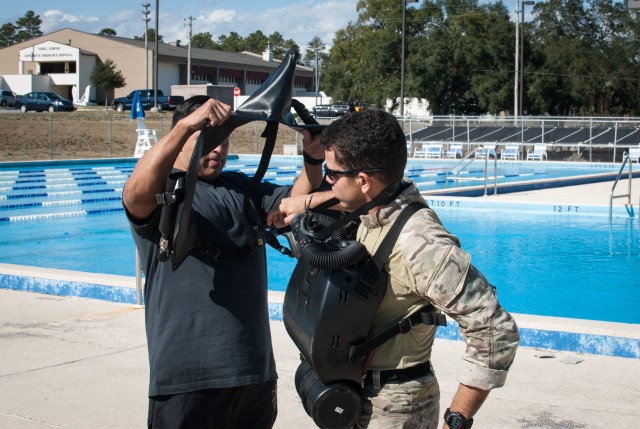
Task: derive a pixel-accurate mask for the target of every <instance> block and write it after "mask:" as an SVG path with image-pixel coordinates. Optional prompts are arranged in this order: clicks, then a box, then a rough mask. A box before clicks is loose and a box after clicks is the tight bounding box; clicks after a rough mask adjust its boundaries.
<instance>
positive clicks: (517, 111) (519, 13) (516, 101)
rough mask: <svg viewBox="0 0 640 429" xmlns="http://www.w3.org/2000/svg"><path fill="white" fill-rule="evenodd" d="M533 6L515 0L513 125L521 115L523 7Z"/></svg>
mask: <svg viewBox="0 0 640 429" xmlns="http://www.w3.org/2000/svg"><path fill="white" fill-rule="evenodd" d="M533 5H534V2H533V1H531V0H516V61H515V68H516V73H515V79H514V85H513V118H514V121H515V123H517V122H518V116H520V115H522V88H523V83H522V81H523V79H522V77H523V75H524V7H525V6H533ZM520 6H522V7H520Z"/></svg>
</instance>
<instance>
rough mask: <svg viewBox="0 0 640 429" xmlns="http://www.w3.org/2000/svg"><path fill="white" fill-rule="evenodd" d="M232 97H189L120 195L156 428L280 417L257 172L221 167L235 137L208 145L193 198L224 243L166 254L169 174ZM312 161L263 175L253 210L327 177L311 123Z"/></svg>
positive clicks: (266, 423) (199, 219) (256, 424)
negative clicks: (137, 285) (294, 174)
mask: <svg viewBox="0 0 640 429" xmlns="http://www.w3.org/2000/svg"><path fill="white" fill-rule="evenodd" d="M230 113H231V109H230V107H229V106H228V105H226V104H224V103H221V102H219V101H217V100H214V99H211V98H209V97H204V96H197V97H192V98H191V99H189V100H186V101H185V102H184V103H183V104H182V105H181V106H179V107H178V109H177V110H176V112H175V113H174V120H173V126H172V129H171V131H170V132H169V133H168V134H167V135H166V136H165V137H163V138H162V139H161V140H160V141H159V142H158V143H157V144H156V145H154V146H153V147H152V148H151V149H150V150H149V151H147V152H146V153H145V155H144V156H143V157H142V158H141V159H140V160H139V161H138V163H137V165H136V168H135V169H134V171H133V173H132V174H131V177H130V178H129V180H128V181H127V183H126V186H125V188H124V191H123V195H122V200H123V204H124V207H125V209H126V212H127V217H128V219H129V222H130V225H131V231H132V234H133V238H134V240H135V243H136V246H137V248H138V251H139V253H140V257H141V263H142V268H143V271H144V273H145V282H146V283H145V304H146V306H145V320H146V331H147V342H148V348H149V366H150V383H149V415H148V426H149V428H154V429H156V428H177V427H188V428H195V429H197V428H214V427H215V428H243V429H244V428H256V429H258V428H259V429H264V428H270V427H272V426H273V423H274V421H275V417H276V412H277V407H276V378H277V374H276V370H275V363H274V359H273V350H272V345H271V334H270V329H269V314H268V305H267V269H266V253H265V250H264V246H263V245H261V242H259V241H258V240H256V235H255V231H254V229H253V228H252V227H251V225H249V223H248V221H247V220H246V218H245V215H244V210H243V201H244V194H245V191H246V189H247V184H248V182H249V179H248V177H247V176H246V175H244V174H243V173H234V172H222V169H223V167H224V165H225V163H226V160H227V154H228V150H229V142H228V140H225V141H224V142H223V143H222V144H220V145H219V146H218V147H216V148H215V149H213V150H210V151H209V152H207V153H205V154H203V156H202V158H201V159H200V171H199V175H198V178H199V180H198V182H197V185H196V191H195V196H194V201H193V216H192V221H193V222H195V223H196V225H197V231H198V236H199V237H200V238H201V239H203V240H204V241H206V242H207V245H208V246H209V247H210V248H215V249H216V250H220V252H215V253H219V255H220V256H219V257H218V258H216V259H213V258H211V257H210V256H209V255H206V254H205V253H204V252H202V251H201V250H200V249H198V248H196V249H193V250H191V251H190V253H189V255H188V256H187V257H186V259H185V260H184V262H183V263H182V264H181V265H180V266H179V267H178V268H177V269H176V270H175V271H173V270H172V265H171V263H170V262H165V263H163V262H159V261H158V258H157V255H158V248H159V246H158V244H159V240H160V236H161V235H160V232H159V222H160V212H161V206H158V205H157V202H156V194H159V193H161V192H163V191H164V189H165V184H166V181H167V176H168V174H169V173H170V172H171V171H172V169H174V170H182V171H186V170H187V167H188V166H189V161H190V158H191V155H192V153H193V150H194V147H195V145H196V141H197V139H198V136H199V134H200V128H201V126H202V123H203V121H204V120H209V121H210V125H209V126H218V125H220V124H222V123H223V122H224V121H225V120H226V119H227V118H228V117H229V115H230ZM303 143H304V148H305V152H306V155H305V159H306V160H307V162H305V164H304V166H303V170H302V174H301V176H300V177H299V178H298V180H296V182H295V185H293V186H292V187H281V186H276V185H273V184H269V183H266V182H265V183H261V184H259V185H258V186H256V188H255V189H254V191H253V192H252V195H251V203H252V209H253V211H254V213H257V214H258V215H259V218H260V219H261V221H262V222H265V220H264V219H266V213H267V212H268V211H269V210H271V209H273V208H275V207H277V206H278V204H279V203H280V200H281V199H282V198H283V197H286V196H288V195H291V196H295V195H301V194H305V193H309V192H311V191H312V190H313V189H315V188H317V187H318V186H319V185H320V182H321V180H322V170H321V168H322V167H321V165H320V163H319V162H314V160H319V159H322V158H323V157H324V151H323V149H322V146H321V145H320V144H319V141H318V139H312V138H311V135H310V134H309V133H308V132H306V131H305V133H304V139H303Z"/></svg>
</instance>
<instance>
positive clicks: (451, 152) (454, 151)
mask: <svg viewBox="0 0 640 429" xmlns="http://www.w3.org/2000/svg"><path fill="white" fill-rule="evenodd" d="M458 155H460V158H462V145H461V144H457V143H454V144H451V145H449V149H447V151H446V152H445V153H444V155H443V156H444V157H445V158H458Z"/></svg>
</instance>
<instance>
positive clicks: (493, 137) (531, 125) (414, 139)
mask: <svg viewBox="0 0 640 429" xmlns="http://www.w3.org/2000/svg"><path fill="white" fill-rule="evenodd" d="M401 122H402V125H403V129H404V131H405V133H406V134H407V135H408V143H409V144H410V150H411V154H414V153H415V152H416V151H419V150H420V149H421V148H422V147H423V145H429V144H434V143H437V144H442V145H444V146H449V145H451V144H462V146H463V154H466V153H469V152H471V151H472V150H473V149H475V148H477V147H480V146H483V145H486V144H489V145H495V149H496V152H497V153H500V151H501V149H504V148H505V147H506V146H507V145H510V146H512V145H516V146H518V147H519V154H520V157H521V158H520V159H522V158H524V154H526V152H527V151H528V150H532V149H533V147H534V145H536V144H545V145H547V153H548V154H549V159H550V160H562V161H568V160H571V161H601V162H619V161H621V160H622V156H623V153H624V152H628V150H629V148H630V147H638V146H639V145H640V118H577V117H563V118H560V117H523V118H518V119H517V120H516V119H515V118H513V117H493V116H489V117H486V116H482V117H453V116H451V117H442V116H441V117H438V116H435V117H428V118H409V117H407V118H403V119H401Z"/></svg>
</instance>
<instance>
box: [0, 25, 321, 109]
mask: <svg viewBox="0 0 640 429" xmlns="http://www.w3.org/2000/svg"><path fill="white" fill-rule="evenodd" d="M154 49H155V42H154V41H153V42H152V41H149V43H148V49H145V41H144V40H136V39H128V38H124V37H115V36H99V35H96V34H90V33H85V32H82V31H78V30H73V29H71V28H65V29H62V30H59V31H56V32H53V33H49V34H46V35H43V36H40V37H36V38H34V39H31V40H28V41H26V42H22V43H18V44H15V45H12V46H9V47H6V48H3V49H0V89H6V90H11V91H13V92H16V93H18V94H26V93H28V92H32V91H53V92H56V93H58V94H59V95H60V96H62V97H65V98H68V99H71V100H74V101H77V100H80V99H82V100H84V101H85V102H86V101H91V102H97V103H102V104H104V102H105V99H108V100H109V101H110V100H111V99H112V98H113V97H120V96H124V95H127V94H129V93H130V92H131V91H133V90H135V89H141V88H145V87H146V85H148V86H149V88H153V87H154V82H153V79H154V73H153V57H154ZM188 51H189V49H188V47H187V46H180V45H179V44H176V45H171V44H166V43H159V47H158V84H157V87H158V89H160V90H162V91H163V92H164V93H165V94H170V93H171V86H172V85H185V84H186V83H187V81H188V79H187V76H188V74H187V73H188V70H187V67H188V65H187V64H188ZM107 59H110V60H111V61H113V63H114V64H115V67H116V69H117V70H119V71H120V72H121V73H122V74H123V76H124V77H125V79H126V86H125V87H123V88H118V89H115V90H114V91H109V93H107V92H105V91H104V90H102V89H101V88H93V87H91V86H90V81H89V77H90V76H91V73H92V71H93V68H94V67H95V65H96V64H97V63H100V62H105V61H106V60H107ZM279 64H280V63H279V62H278V61H274V60H273V58H272V56H271V55H270V53H269V52H265V53H264V54H263V55H257V54H252V53H246V52H243V53H235V52H224V51H216V50H212V49H203V48H192V49H191V84H203V83H204V84H213V85H223V86H231V87H238V88H240V92H241V93H242V94H243V95H250V94H252V93H253V92H254V91H255V90H256V89H257V88H258V87H259V86H260V85H261V84H262V83H263V82H264V81H265V80H266V79H267V78H268V77H269V75H270V74H271V73H273V72H274V71H275V70H276V68H278V66H279ZM313 82H314V70H313V69H311V68H309V67H304V66H298V68H297V71H296V77H295V84H294V95H296V94H300V95H303V94H304V93H306V94H304V95H308V93H310V92H311V91H313ZM83 95H84V97H83Z"/></svg>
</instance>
